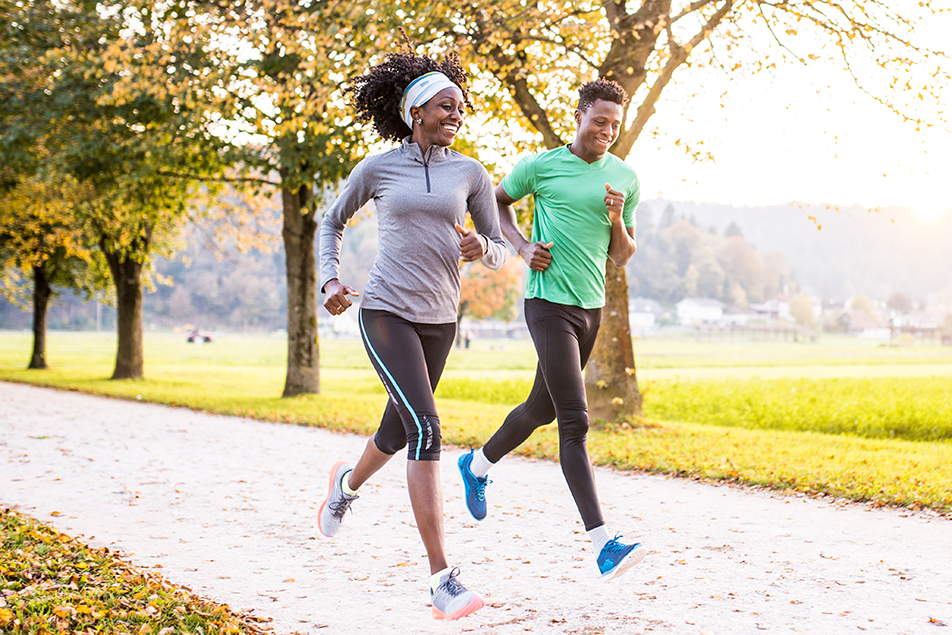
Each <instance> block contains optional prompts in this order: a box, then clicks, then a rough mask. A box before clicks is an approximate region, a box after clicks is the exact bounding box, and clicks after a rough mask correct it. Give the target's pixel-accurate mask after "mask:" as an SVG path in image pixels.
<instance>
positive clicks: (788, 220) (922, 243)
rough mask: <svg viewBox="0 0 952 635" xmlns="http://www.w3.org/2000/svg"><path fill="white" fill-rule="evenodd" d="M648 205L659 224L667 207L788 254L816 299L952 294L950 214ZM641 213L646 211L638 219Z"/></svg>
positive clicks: (768, 249)
mask: <svg viewBox="0 0 952 635" xmlns="http://www.w3.org/2000/svg"><path fill="white" fill-rule="evenodd" d="M950 201H952V197H950ZM643 205H644V206H645V207H647V208H649V209H650V210H651V216H652V219H651V220H652V222H653V223H654V224H655V225H658V224H659V223H661V222H662V216H663V214H664V210H665V209H666V208H667V207H668V205H671V206H672V207H673V208H674V212H675V213H674V218H675V219H676V220H679V219H681V218H684V219H686V220H691V219H692V218H693V219H694V223H695V224H696V225H697V226H698V227H700V228H704V229H711V228H713V229H714V230H715V231H716V232H717V233H719V234H721V235H723V234H724V232H725V231H726V230H727V228H728V227H729V226H730V224H731V223H735V224H736V225H737V226H738V227H739V229H740V230H741V232H742V233H743V236H744V237H745V238H746V239H747V240H748V241H749V242H750V243H752V244H753V245H754V246H756V247H757V249H758V250H759V251H760V252H761V253H765V254H766V253H770V252H773V251H779V252H782V253H783V254H784V256H785V257H786V261H787V263H788V264H789V266H790V270H791V271H792V272H793V274H794V275H795V276H796V279H797V281H798V282H799V284H800V286H801V287H802V288H804V289H805V290H809V291H812V292H813V293H815V294H817V295H821V296H826V297H831V298H844V299H845V298H848V297H850V296H852V295H856V294H865V295H868V296H870V297H872V298H874V299H880V300H885V299H886V298H888V297H889V295H890V294H892V293H893V292H901V293H904V294H906V295H907V296H909V297H910V298H912V299H913V300H916V301H925V300H926V299H927V297H928V296H929V294H934V293H937V292H940V291H943V290H945V291H946V292H947V293H948V292H949V291H952V208H950V210H949V211H947V212H946V213H945V214H944V215H943V216H940V217H938V218H933V219H924V218H921V217H919V216H918V215H916V214H914V213H912V212H911V211H909V210H906V209H895V208H887V209H884V210H882V211H879V212H867V211H866V210H864V209H863V208H861V207H859V206H855V207H851V208H846V209H840V210H836V209H828V208H826V207H820V206H802V207H798V206H795V205H788V206H773V207H757V208H751V207H731V206H728V205H713V204H703V203H683V202H676V201H670V202H669V201H659V200H649V201H645V202H644V203H643ZM643 214H644V211H643V210H640V211H639V218H641V217H642V215H643ZM811 216H812V217H814V218H815V219H816V221H815V222H814V220H812V219H811V218H810V217H811ZM640 222H641V221H640V220H639V223H640ZM818 225H819V226H820V229H819V230H817V226H818ZM636 257H637V256H636Z"/></svg>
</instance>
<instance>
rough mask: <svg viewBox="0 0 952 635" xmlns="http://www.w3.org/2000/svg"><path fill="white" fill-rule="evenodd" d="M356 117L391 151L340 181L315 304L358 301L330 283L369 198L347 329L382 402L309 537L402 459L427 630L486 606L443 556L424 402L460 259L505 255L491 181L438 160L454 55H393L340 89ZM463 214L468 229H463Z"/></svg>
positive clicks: (441, 350)
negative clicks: (424, 579)
mask: <svg viewBox="0 0 952 635" xmlns="http://www.w3.org/2000/svg"><path fill="white" fill-rule="evenodd" d="M349 91H350V95H351V101H352V103H353V105H354V106H355V107H356V109H357V115H358V118H359V119H360V120H363V121H372V122H373V126H374V129H375V130H376V132H377V133H378V134H379V135H380V137H381V138H382V139H384V140H391V141H396V142H401V143H400V146H399V147H397V148H395V149H393V150H390V151H389V152H384V153H382V154H377V155H373V156H369V157H367V158H365V159H364V160H363V161H361V162H360V163H359V164H358V165H357V167H355V168H354V170H353V172H351V175H350V178H349V179H348V181H347V184H346V185H345V187H344V189H343V191H342V192H341V195H340V197H339V198H338V199H337V201H336V202H335V203H334V205H333V206H332V207H331V208H330V209H329V210H328V211H327V213H326V214H325V216H324V221H323V223H322V224H321V229H320V245H321V288H322V290H323V292H324V293H325V294H326V298H325V300H324V307H325V308H326V309H327V310H328V311H329V312H330V313H331V314H332V315H340V314H341V313H343V312H344V311H346V310H347V309H348V308H349V307H350V306H351V305H352V302H351V299H350V297H348V296H357V295H359V294H358V292H357V291H356V290H355V289H354V288H352V287H349V286H347V285H346V284H344V283H342V282H341V281H340V280H338V271H339V266H340V246H341V240H342V237H343V232H344V226H345V225H346V223H347V221H348V220H349V219H350V218H351V217H352V216H353V215H354V214H355V213H356V212H357V210H358V209H360V208H361V207H363V206H364V204H365V203H367V202H368V201H370V200H373V201H374V204H375V206H376V213H377V219H378V231H379V252H378V254H377V258H376V260H375V261H374V265H373V268H372V269H371V270H370V277H369V280H368V282H367V286H366V287H365V288H364V291H363V296H362V300H361V306H360V310H359V312H358V322H359V325H360V334H361V338H362V339H363V342H364V347H365V348H366V350H367V354H368V356H369V357H370V361H371V363H372V364H373V366H374V368H375V369H376V370H377V374H378V375H379V376H380V380H381V381H382V382H383V385H384V387H385V388H386V389H387V394H388V395H389V397H390V399H389V401H388V403H387V406H386V409H385V410H384V413H383V418H382V420H381V422H380V427H379V428H378V430H377V432H376V434H375V435H374V436H373V437H372V438H371V439H370V440H369V441H368V442H367V445H366V448H365V449H364V452H363V454H362V456H361V457H360V459H359V460H358V461H357V463H356V464H355V465H354V466H353V467H351V466H350V465H348V464H347V463H344V462H339V463H337V464H336V465H334V466H333V468H331V473H330V483H329V486H328V495H327V499H326V500H325V501H324V503H323V504H322V505H321V509H320V512H319V526H320V531H321V534H323V535H324V536H325V537H332V536H334V535H335V534H336V533H337V532H338V530H339V529H340V526H341V521H342V520H343V517H344V513H345V512H346V511H347V510H348V509H349V508H350V505H351V504H352V503H353V502H354V501H355V500H356V499H357V491H358V489H359V488H360V486H361V485H363V484H364V483H366V482H367V480H368V479H369V478H370V477H371V476H373V474H374V473H376V472H377V470H379V469H380V468H382V467H383V466H384V465H385V464H386V463H387V461H389V460H390V459H391V458H392V457H393V456H394V455H395V454H396V453H397V452H398V451H400V450H402V449H403V448H404V447H406V448H407V453H408V454H407V458H408V461H407V487H408V489H409V493H410V503H411V505H412V507H413V515H414V518H415V519H416V523H417V526H418V527H419V530H420V536H421V538H422V539H423V544H424V546H425V547H426V553H427V556H428V558H429V564H430V574H431V579H430V599H431V603H432V605H433V616H434V617H435V618H436V619H447V620H455V619H458V618H460V617H463V616H465V615H469V614H470V613H473V612H474V611H476V610H478V609H480V608H482V607H483V606H484V603H483V600H482V598H481V597H480V596H479V595H478V594H476V593H474V592H472V591H468V590H466V588H465V587H463V585H462V584H461V583H460V582H459V580H458V578H457V575H458V573H459V569H456V568H453V567H450V566H449V563H448V561H447V556H446V550H445V547H444V531H443V490H442V485H441V481H440V470H439V467H440V466H439V459H440V419H439V416H438V415H437V412H436V406H435V403H434V399H433V391H434V390H435V389H436V385H437V383H438V382H439V380H440V375H441V374H442V372H443V366H444V365H445V363H446V357H447V355H449V352H450V349H451V347H452V345H453V341H454V339H455V336H456V309H457V304H458V302H459V292H460V275H459V261H460V260H463V261H467V262H470V261H475V260H480V261H481V262H482V263H483V264H484V265H485V266H487V267H489V268H490V269H493V270H496V269H499V268H500V267H501V266H502V264H503V262H504V261H505V258H506V250H505V244H504V242H503V238H502V235H501V233H500V230H499V220H498V216H497V210H496V201H495V197H494V194H493V186H492V181H491V180H490V178H489V174H488V173H487V172H486V169H485V168H484V167H483V166H482V165H481V164H480V163H479V162H478V161H476V160H474V159H471V158H468V157H466V156H464V155H462V154H459V153H458V152H454V151H452V150H450V149H449V146H450V145H452V143H453V140H454V138H455V137H456V134H457V133H458V132H459V129H460V126H461V125H462V122H463V117H464V114H465V109H466V108H467V107H470V106H471V104H470V102H469V96H468V92H467V90H466V72H465V71H464V70H463V68H462V66H461V65H460V62H459V60H458V58H456V57H455V56H451V57H448V58H445V59H444V60H443V61H442V62H436V61H435V60H433V59H431V58H430V57H428V56H426V55H422V56H418V55H414V54H412V53H401V54H390V55H388V56H387V57H386V59H385V60H384V61H383V62H382V63H381V64H379V65H377V66H374V67H372V68H370V70H369V71H368V72H367V73H366V74H365V75H362V76H360V77H358V78H356V80H354V84H353V86H352V87H351V88H350V89H349ZM467 210H468V211H469V213H470V216H471V218H472V221H473V225H474V227H475V229H476V231H475V232H473V231H469V230H466V229H464V228H463V223H464V221H465V217H466V212H467Z"/></svg>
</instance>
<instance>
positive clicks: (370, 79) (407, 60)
mask: <svg viewBox="0 0 952 635" xmlns="http://www.w3.org/2000/svg"><path fill="white" fill-rule="evenodd" d="M432 71H439V72H441V73H443V74H444V75H446V76H447V77H448V78H449V79H450V81H451V82H453V83H454V84H456V85H457V86H459V88H460V90H461V91H463V100H464V101H465V102H466V105H467V107H469V109H470V110H472V108H473V104H472V103H471V102H470V100H469V91H468V90H467V89H466V79H467V77H469V73H467V72H466V71H465V70H464V69H463V65H462V64H461V63H460V59H459V56H458V55H456V54H455V53H450V54H449V55H447V56H446V57H444V58H443V61H441V62H437V61H436V60H434V59H433V58H432V57H430V56H429V55H415V54H413V53H388V54H387V56H386V57H385V58H384V61H383V62H381V63H380V64H377V65H376V66H371V67H370V69H369V70H368V71H367V72H366V73H364V74H363V75H360V76H359V77H355V78H353V79H352V80H351V84H350V86H348V87H347V88H346V89H345V90H346V92H347V93H348V94H349V95H350V103H351V104H352V105H353V106H354V107H355V108H356V109H357V119H358V120H359V121H372V122H373V126H374V130H376V131H377V134H379V135H380V137H381V138H382V139H384V140H388V139H389V140H390V141H402V140H403V138H404V137H406V136H408V135H410V134H412V133H413V131H412V130H411V129H410V128H409V126H407V124H406V123H405V122H404V121H403V119H402V118H401V116H400V100H401V99H402V98H403V91H404V90H406V88H407V86H409V85H410V82H412V81H413V80H415V79H416V78H417V77H420V76H421V75H425V74H426V73H430V72H432Z"/></svg>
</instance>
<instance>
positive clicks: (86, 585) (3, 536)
mask: <svg viewBox="0 0 952 635" xmlns="http://www.w3.org/2000/svg"><path fill="white" fill-rule="evenodd" d="M0 631H2V632H4V633H35V634H37V635H43V634H49V633H104V634H109V633H136V634H137V635H170V634H171V633H196V634H198V633H203V634H206V635H208V634H212V633H215V634H218V633H220V634H222V635H225V634H232V633H235V634H237V633H247V634H249V635H254V634H260V633H270V632H272V631H271V630H270V629H265V628H262V627H261V626H259V625H258V624H257V623H256V621H255V619H254V618H250V617H248V616H244V615H240V614H237V613H234V612H233V611H231V609H229V608H228V606H227V605H223V604H216V603H214V602H210V601H208V600H203V599H202V598H200V597H198V596H196V595H194V594H193V593H192V592H191V591H189V590H188V589H185V588H182V587H176V586H173V585H171V584H169V583H168V582H166V581H165V580H163V579H162V578H160V577H158V576H156V575H154V574H151V573H145V572H143V571H141V570H139V569H136V568H135V567H133V566H131V565H129V564H128V563H126V562H124V561H122V560H120V559H119V558H118V557H117V556H116V555H115V554H113V553H110V552H109V550H108V549H105V548H103V549H90V548H89V547H87V546H85V545H84V544H82V543H81V542H79V541H78V540H76V539H75V538H71V537H70V536H67V535H66V534H63V533H60V532H58V531H56V530H55V529H52V528H50V527H48V526H46V525H44V524H42V523H40V522H38V521H36V520H33V519H32V518H29V517H27V516H23V515H21V514H19V513H17V512H15V511H12V510H9V509H6V510H2V511H0Z"/></svg>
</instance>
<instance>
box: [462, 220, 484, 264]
mask: <svg viewBox="0 0 952 635" xmlns="http://www.w3.org/2000/svg"><path fill="white" fill-rule="evenodd" d="M456 231H457V232H458V233H459V235H460V240H459V257H460V260H462V261H463V262H475V261H477V260H479V259H480V258H482V257H483V256H485V255H486V249H485V247H484V246H483V241H481V240H480V239H479V235H478V234H476V233H475V232H471V231H469V230H468V229H464V228H463V227H460V226H459V224H458V223H457V224H456Z"/></svg>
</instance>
